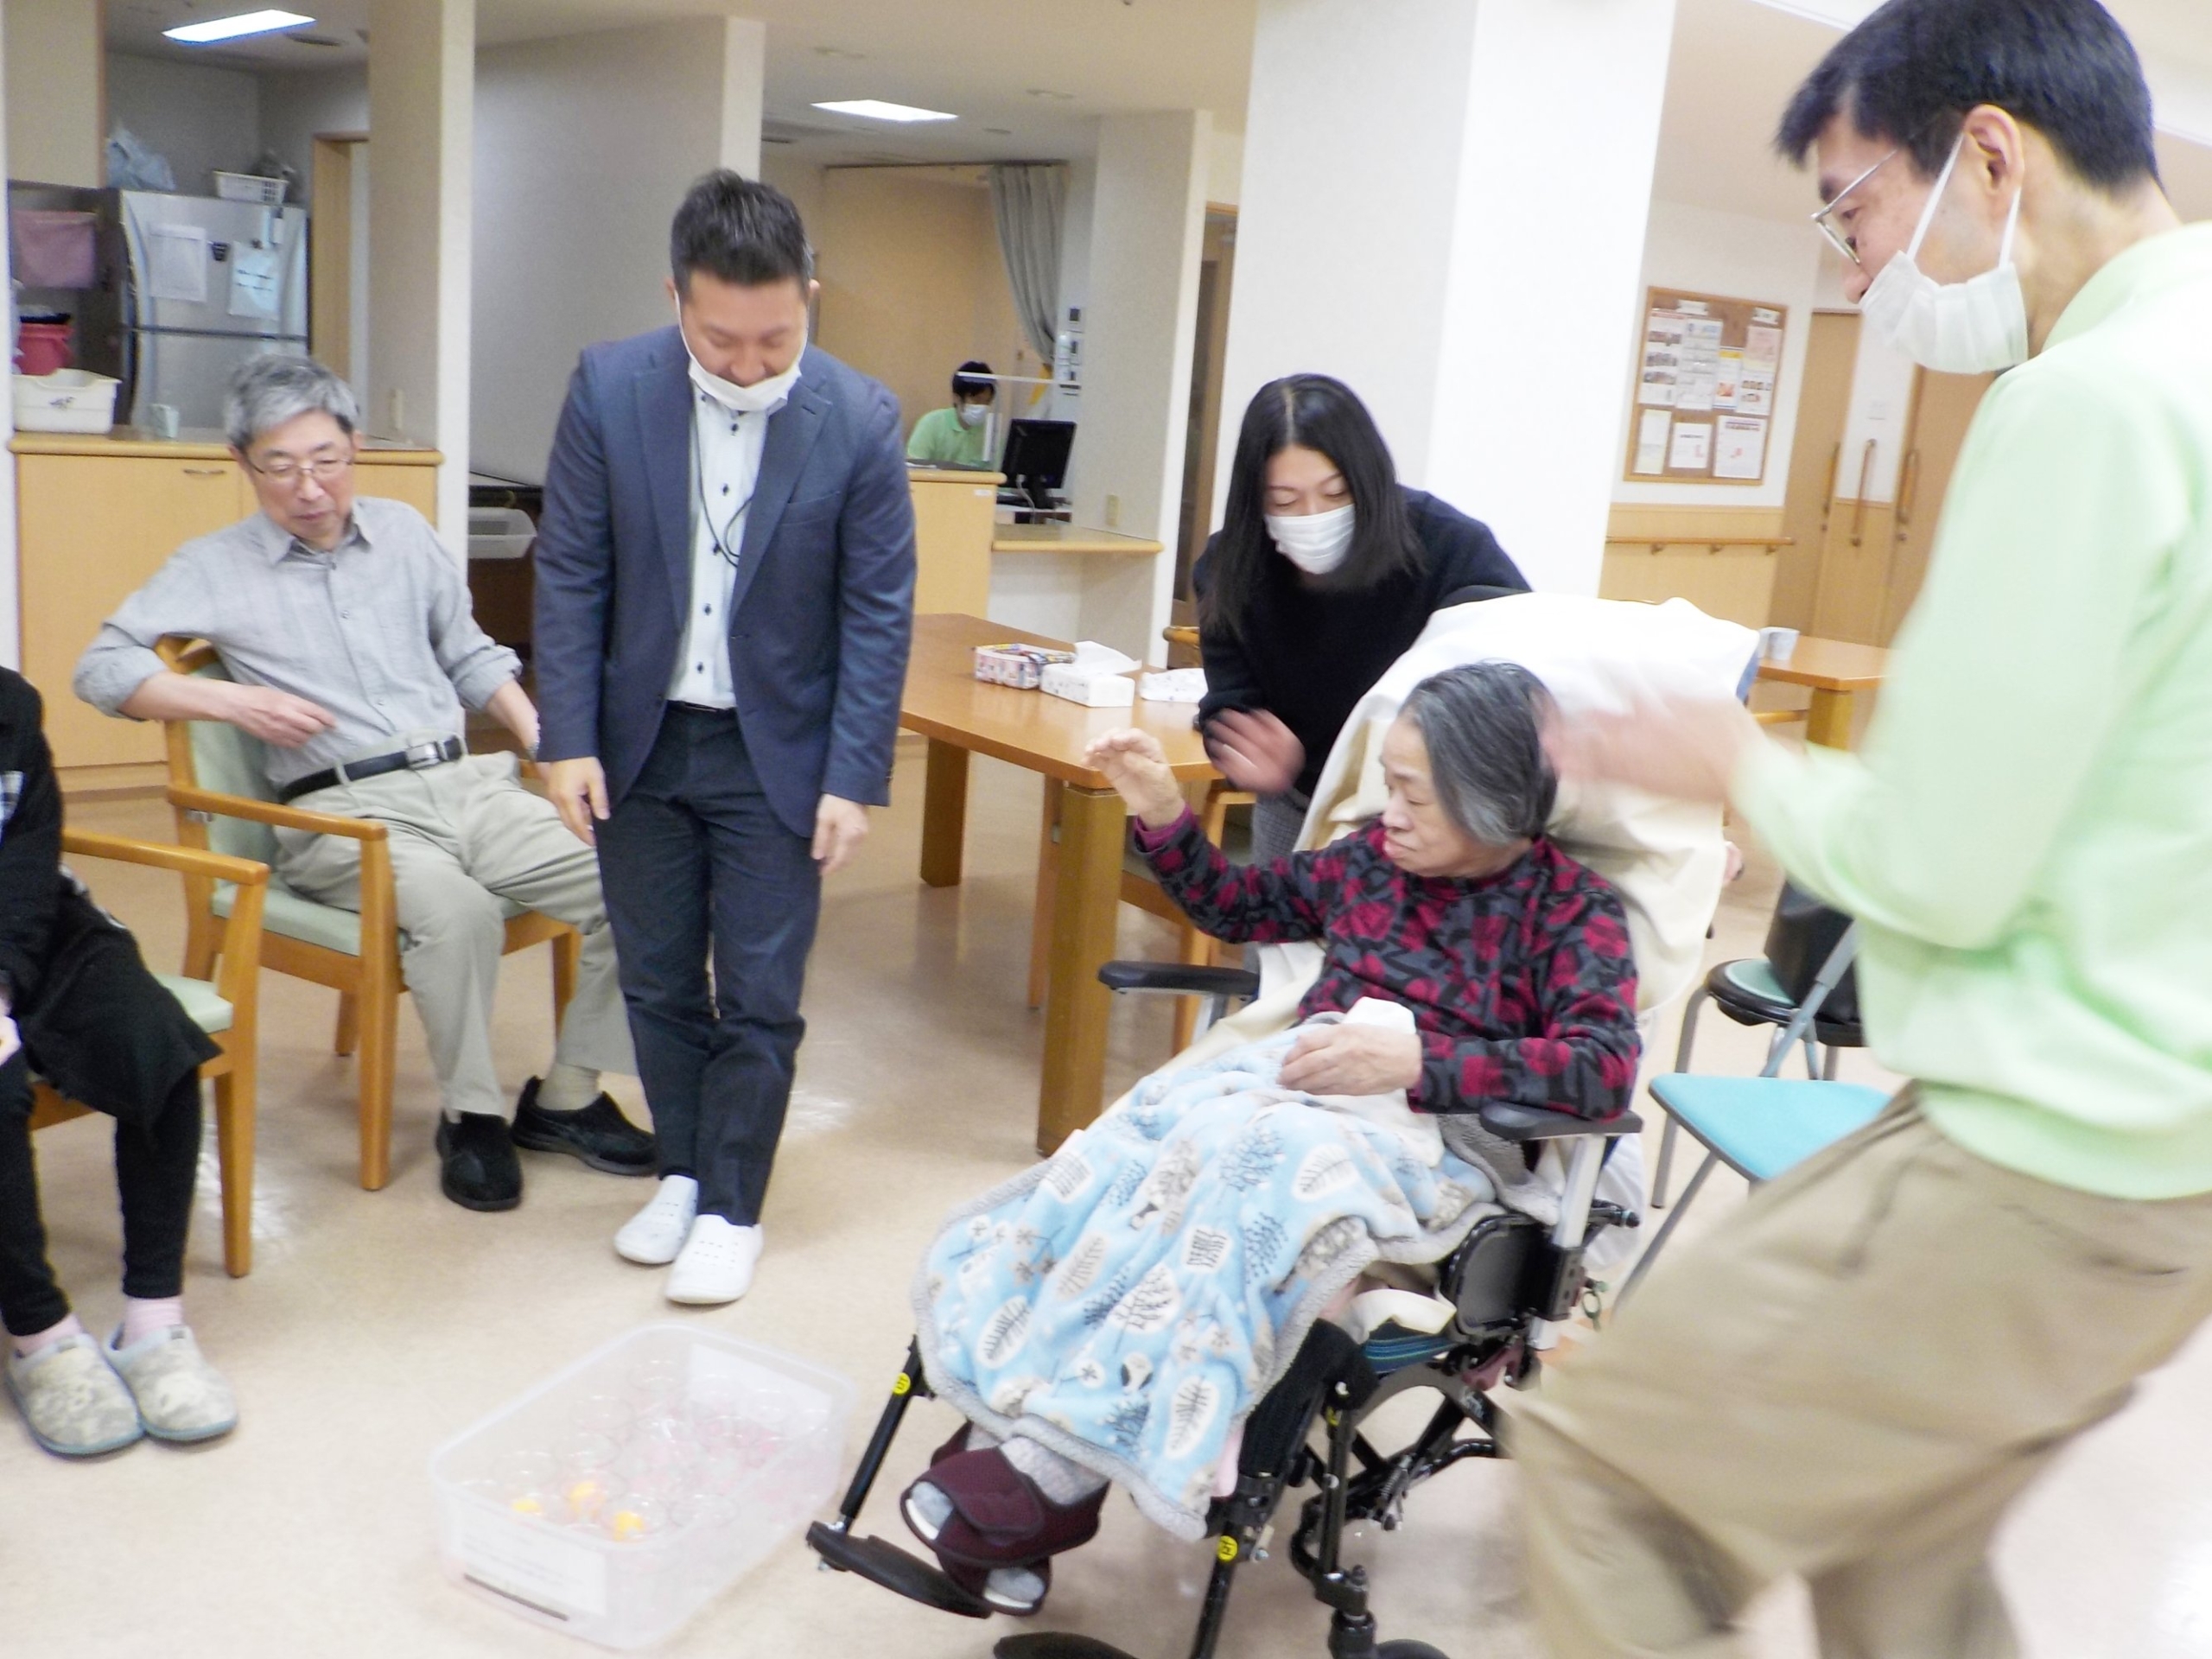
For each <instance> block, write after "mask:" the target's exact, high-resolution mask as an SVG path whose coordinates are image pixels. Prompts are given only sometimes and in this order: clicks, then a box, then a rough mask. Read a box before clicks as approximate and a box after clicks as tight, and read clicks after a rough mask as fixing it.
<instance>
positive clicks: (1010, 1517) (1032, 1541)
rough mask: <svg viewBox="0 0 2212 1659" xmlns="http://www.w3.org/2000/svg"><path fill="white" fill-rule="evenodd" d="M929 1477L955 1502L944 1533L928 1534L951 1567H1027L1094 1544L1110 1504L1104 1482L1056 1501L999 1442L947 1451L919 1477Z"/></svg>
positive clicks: (902, 1507)
mask: <svg viewBox="0 0 2212 1659" xmlns="http://www.w3.org/2000/svg"><path fill="white" fill-rule="evenodd" d="M925 1483H926V1484H929V1485H931V1486H934V1487H935V1488H937V1490H938V1491H940V1492H942V1493H944V1497H945V1500H946V1501H947V1502H948V1503H950V1504H951V1505H952V1513H951V1514H950V1516H947V1517H946V1518H945V1522H944V1525H943V1526H942V1527H940V1528H938V1534H937V1536H936V1537H934V1538H927V1537H925V1538H924V1539H923V1541H924V1542H925V1543H927V1544H928V1545H929V1546H930V1548H931V1549H934V1550H935V1551H936V1552H937V1554H938V1558H939V1559H940V1560H943V1561H944V1562H945V1563H946V1564H947V1566H948V1567H950V1565H952V1564H953V1563H956V1562H957V1563H959V1564H961V1565H963V1566H968V1567H986V1568H988V1567H1020V1566H1024V1565H1027V1564H1029V1563H1033V1562H1036V1561H1039V1560H1043V1559H1044V1558H1045V1557H1046V1556H1047V1555H1058V1554H1060V1553H1061V1552H1062V1551H1064V1550H1070V1549H1073V1548H1076V1547H1077V1545H1078V1544H1087V1543H1089V1542H1090V1540H1091V1539H1092V1538H1093V1537H1095V1536H1096V1535H1097V1532H1098V1516H1099V1511H1100V1510H1103V1508H1104V1507H1105V1504H1106V1489H1105V1488H1104V1487H1103V1486H1102V1487H1100V1488H1099V1489H1098V1490H1097V1491H1095V1492H1093V1493H1091V1494H1090V1497H1085V1498H1080V1499H1078V1500H1077V1501H1076V1502H1075V1503H1065V1504H1062V1503H1053V1502H1052V1500H1051V1499H1050V1498H1048V1497H1046V1496H1045V1495H1044V1493H1042V1492H1040V1491H1038V1490H1037V1487H1036V1485H1035V1484H1034V1483H1033V1482H1032V1481H1031V1480H1030V1479H1029V1478H1028V1477H1027V1476H1026V1475H1024V1474H1023V1473H1022V1472H1021V1471H1020V1470H1018V1469H1016V1468H1015V1467H1014V1465H1012V1464H1011V1463H1008V1462H1007V1459H1006V1453H1005V1452H1001V1450H1000V1449H999V1448H998V1447H996V1446H992V1447H989V1448H988V1450H985V1451H981V1452H960V1453H958V1454H957V1455H956V1456H953V1457H950V1458H947V1459H945V1460H944V1462H943V1463H940V1464H938V1465H935V1466H934V1467H932V1468H931V1470H930V1471H929V1473H928V1474H926V1475H925V1476H924V1477H923V1478H922V1479H921V1480H920V1481H918V1482H916V1483H915V1484H917V1485H919V1484H925ZM908 1490H909V1491H912V1488H909V1489H908ZM899 1508H900V1510H902V1511H904V1510H906V1508H907V1505H906V1503H905V1502H904V1501H902V1502H901V1503H900V1504H899ZM908 1524H909V1525H912V1521H911V1519H910V1521H909V1522H908Z"/></svg>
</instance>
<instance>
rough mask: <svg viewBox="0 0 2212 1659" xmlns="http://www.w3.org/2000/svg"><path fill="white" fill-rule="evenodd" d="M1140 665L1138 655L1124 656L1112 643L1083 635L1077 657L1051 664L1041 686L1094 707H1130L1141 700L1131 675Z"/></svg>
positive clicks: (1041, 688) (1052, 692)
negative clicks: (1135, 656)
mask: <svg viewBox="0 0 2212 1659" xmlns="http://www.w3.org/2000/svg"><path fill="white" fill-rule="evenodd" d="M1136 666H1137V659H1136V658H1134V657H1124V656H1123V655H1122V653H1121V652H1118V651H1116V650H1115V649H1114V648H1113V647H1112V646H1111V645H1100V644H1099V643H1098V642H1097V641H1096V639H1079V640H1077V642H1076V647H1075V660H1074V661H1073V662H1070V663H1053V664H1049V665H1048V666H1047V667H1046V670H1045V672H1044V675H1043V677H1041V678H1040V679H1039V681H1038V682H1037V689H1038V690H1039V691H1042V692H1044V693H1046V695H1047V696H1055V697H1065V698H1066V699H1067V700H1068V701H1069V702H1080V703H1083V704H1084V705H1085V706H1087V707H1089V708H1092V709H1127V708H1129V707H1131V706H1132V705H1133V704H1135V702H1136V700H1137V683H1136V682H1135V680H1133V679H1131V678H1129V677H1128V675H1129V671H1130V670H1131V669H1133V668H1135V667H1136Z"/></svg>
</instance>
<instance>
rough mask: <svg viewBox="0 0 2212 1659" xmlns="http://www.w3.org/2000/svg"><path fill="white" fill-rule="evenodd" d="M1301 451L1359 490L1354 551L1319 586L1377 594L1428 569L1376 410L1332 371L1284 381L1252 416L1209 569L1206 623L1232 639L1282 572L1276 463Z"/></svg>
mask: <svg viewBox="0 0 2212 1659" xmlns="http://www.w3.org/2000/svg"><path fill="white" fill-rule="evenodd" d="M1294 444H1296V445H1302V446H1303V447H1305V448H1308V449H1316V450H1319V452H1320V453H1321V454H1325V455H1326V456H1327V457H1328V458H1329V459H1330V460H1331V461H1333V462H1335V463H1336V467H1337V470H1338V472H1339V473H1342V474H1344V484H1345V486H1346V487H1347V488H1348V489H1350V490H1351V500H1352V506H1353V508H1354V512H1353V515H1352V524H1353V529H1352V537H1351V554H1350V555H1349V556H1347V557H1346V558H1345V560H1344V563H1343V564H1341V565H1339V566H1338V568H1337V569H1335V570H1333V571H1332V572H1330V574H1329V575H1326V576H1323V577H1319V578H1318V579H1316V582H1315V585H1316V586H1319V587H1323V588H1339V589H1345V590H1354V589H1358V588H1372V587H1374V586H1375V585H1376V583H1377V582H1382V581H1383V580H1384V579H1385V578H1387V577H1389V576H1392V575H1396V574H1397V573H1399V572H1400V571H1402V570H1417V569H1420V568H1421V563H1422V561H1423V554H1422V550H1421V539H1420V537H1417V536H1415V535H1414V527H1413V521H1412V519H1411V518H1408V515H1407V512H1406V500H1405V497H1404V495H1403V494H1402V493H1400V491H1399V489H1398V469H1397V467H1396V466H1395V464H1394V463H1393V462H1392V461H1391V460H1390V448H1389V445H1388V444H1386V443H1384V442H1383V434H1382V433H1381V431H1379V430H1378V429H1376V424H1375V417H1374V416H1372V415H1370V414H1369V413H1368V412H1367V405H1366V404H1363V403H1361V402H1360V401H1359V397H1358V395H1357V393H1355V392H1354V391H1352V389H1351V387H1350V386H1348V385H1344V382H1343V381H1341V380H1332V379H1331V378H1329V377H1328V376H1327V375H1325V374H1289V375H1285V376H1284V377H1283V378H1281V379H1280V380H1270V381H1268V384H1267V385H1264V386H1262V387H1261V388H1260V390H1259V391H1257V392H1255V394H1254V395H1253V397H1252V401H1251V403H1250V404H1249V406H1248V407H1247V408H1246V409H1245V410H1244V425H1243V429H1241V430H1240V431H1239V432H1238V433H1237V435H1236V459H1235V460H1234V461H1231V462H1230V468H1229V504H1228V507H1227V509H1226V511H1225V512H1224V513H1223V514H1222V520H1221V535H1220V537H1219V538H1218V539H1217V541H1216V542H1215V543H1214V549H1213V557H1212V559H1211V561H1210V562H1209V563H1208V566H1207V570H1206V575H1207V587H1206V594H1205V620H1206V622H1208V623H1209V624H1211V625H1212V626H1216V627H1218V628H1220V629H1222V630H1224V631H1225V632H1229V633H1231V634H1241V633H1243V631H1244V628H1245V626H1246V624H1247V623H1248V622H1249V621H1250V620H1251V615H1252V610H1253V607H1254V604H1255V601H1257V599H1258V598H1259V596H1260V594H1261V593H1262V590H1263V588H1264V586H1265V584H1266V583H1267V582H1268V580H1269V579H1270V578H1271V577H1272V576H1274V575H1275V574H1276V573H1275V569H1274V566H1275V563H1276V562H1277V560H1278V558H1279V556H1278V555H1277V553H1276V552H1275V545H1274V538H1273V537H1270V536H1269V535H1268V522H1267V514H1268V461H1272V460H1274V457H1275V456H1276V455H1278V454H1281V453H1282V452H1283V451H1284V450H1285V449H1287V448H1291V447H1292V446H1293V445H1294Z"/></svg>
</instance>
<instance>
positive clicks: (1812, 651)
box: [1759, 637, 1890, 749]
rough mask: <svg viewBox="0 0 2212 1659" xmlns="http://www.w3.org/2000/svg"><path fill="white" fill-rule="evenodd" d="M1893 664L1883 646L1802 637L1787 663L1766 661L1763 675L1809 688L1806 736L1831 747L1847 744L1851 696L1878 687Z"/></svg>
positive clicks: (1761, 667)
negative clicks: (1811, 695)
mask: <svg viewBox="0 0 2212 1659" xmlns="http://www.w3.org/2000/svg"><path fill="white" fill-rule="evenodd" d="M1889 665H1890V653H1889V652H1886V651H1885V650H1883V649H1882V648H1881V647H1880V646H1879V645H1853V644H1852V643H1851V642H1850V641H1848V640H1845V639H1810V638H1806V637H1801V638H1800V639H1798V641H1797V648H1796V650H1795V651H1793V652H1790V653H1789V661H1788V662H1786V663H1776V662H1762V663H1761V664H1759V678H1761V679H1763V680H1773V681H1776V682H1777V683H1781V684H1783V685H1802V686H1806V687H1808V688H1809V689H1810V690H1811V691H1812V693H1813V703H1812V707H1811V708H1810V709H1808V710H1807V711H1806V715H1805V741H1807V742H1808V743H1820V744H1823V745H1825V746H1826V747H1828V748H1831V749H1847V748H1849V747H1851V716H1852V698H1853V696H1854V695H1855V694H1856V693H1858V692H1860V691H1872V690H1876V689H1877V688H1878V687H1879V686H1880V684H1881V683H1882V678H1883V676H1884V675H1885V674H1886V673H1887V672H1888V671H1889Z"/></svg>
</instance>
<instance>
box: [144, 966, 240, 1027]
mask: <svg viewBox="0 0 2212 1659" xmlns="http://www.w3.org/2000/svg"><path fill="white" fill-rule="evenodd" d="M154 977H155V978H156V979H158V980H160V981H161V982H162V988H164V989H166V990H167V991H168V994H169V995H171V996H173V997H175V998H176V1000H177V1001H179V1002H181V1003H182V1004H183V1005H184V1011H185V1012H186V1013H187V1014H190V1015H191V1016H192V1023H193V1024H194V1025H195V1026H197V1027H200V1030H202V1031H204V1032H206V1033H207V1034H208V1035H209V1036H211V1037H212V1036H213V1035H214V1034H215V1033H217V1032H219V1031H228V1030H229V1029H230V1028H231V1020H232V1014H231V1005H230V1004H229V1003H228V1002H226V1001H224V1000H223V999H222V998H221V997H220V996H219V995H216V992H215V988H214V987H213V985H210V984H209V983H208V982H207V981H206V980H204V979H180V978H178V977H177V976H175V974H156V975H155V976H154Z"/></svg>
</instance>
